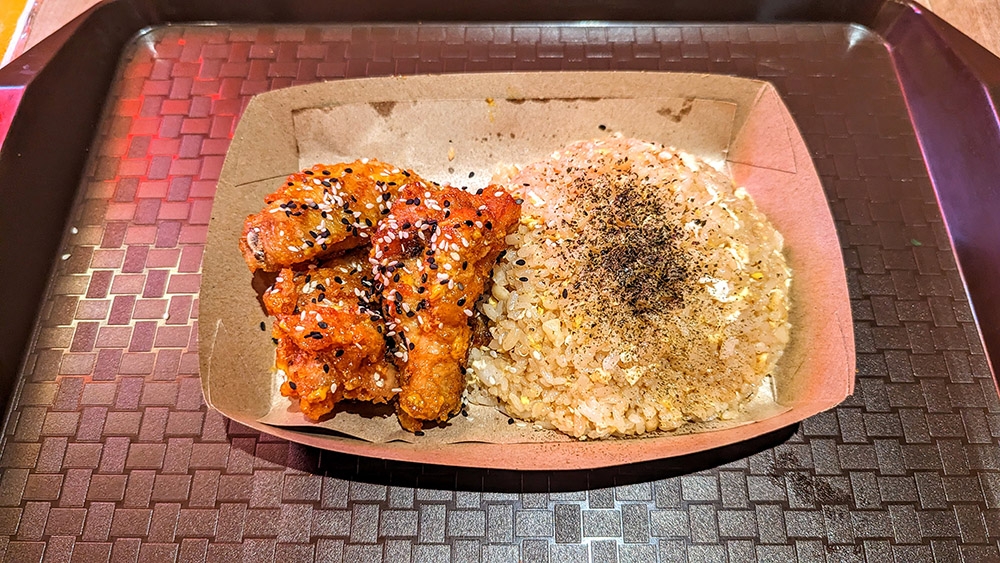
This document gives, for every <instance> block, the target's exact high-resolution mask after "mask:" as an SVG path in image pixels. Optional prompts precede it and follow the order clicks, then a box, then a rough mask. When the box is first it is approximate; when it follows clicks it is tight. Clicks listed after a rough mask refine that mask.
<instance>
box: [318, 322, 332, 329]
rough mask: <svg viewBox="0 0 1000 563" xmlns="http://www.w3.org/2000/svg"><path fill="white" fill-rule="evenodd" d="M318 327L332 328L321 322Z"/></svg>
mask: <svg viewBox="0 0 1000 563" xmlns="http://www.w3.org/2000/svg"><path fill="white" fill-rule="evenodd" d="M316 326H318V327H320V328H330V325H328V324H326V323H325V322H323V321H320V322H318V323H316Z"/></svg>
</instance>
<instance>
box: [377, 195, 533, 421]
mask: <svg viewBox="0 0 1000 563" xmlns="http://www.w3.org/2000/svg"><path fill="white" fill-rule="evenodd" d="M520 213H521V207H520V204H519V202H516V201H515V200H514V198H512V197H511V196H510V194H508V193H507V192H506V191H505V190H503V189H502V188H499V187H496V186H490V187H488V188H486V189H485V190H479V191H478V192H476V193H469V192H466V191H463V190H460V189H458V188H453V187H441V186H437V185H433V186H418V185H414V184H411V185H408V186H406V187H404V188H403V189H402V190H401V191H400V195H399V199H398V200H397V201H396V203H395V204H394V205H393V207H392V212H391V213H390V214H389V215H388V216H387V217H386V218H385V220H383V221H382V222H381V223H380V224H379V227H378V230H377V231H376V233H375V237H374V242H373V244H374V246H373V247H372V249H371V254H370V260H371V262H372V265H373V266H374V273H375V278H376V281H377V282H378V283H379V284H380V286H381V287H382V296H383V310H384V312H385V318H386V323H387V327H388V329H389V331H390V332H389V334H390V335H391V336H394V337H396V338H398V339H399V341H400V343H401V345H400V346H398V350H397V351H396V352H395V356H396V358H397V365H399V366H400V370H401V371H400V380H401V385H400V387H401V388H402V391H401V392H400V393H399V402H398V404H397V409H396V411H397V414H398V416H399V420H400V423H401V424H402V425H403V427H404V428H406V429H407V430H410V431H417V430H419V429H420V428H421V426H422V424H423V422H422V421H425V420H426V421H444V420H447V418H448V416H449V415H451V414H452V413H454V412H456V411H457V410H458V408H459V406H460V405H461V400H462V392H463V391H464V389H465V377H464V375H463V373H464V367H463V363H464V362H465V358H466V354H467V352H468V349H469V341H470V338H471V335H472V331H471V328H470V324H469V321H470V318H471V317H472V315H473V310H474V307H475V303H476V300H477V299H479V296H480V295H481V294H482V293H483V288H484V286H485V284H486V282H487V281H488V280H489V275H490V271H491V269H492V268H493V265H494V264H495V262H496V260H497V257H498V256H499V255H500V253H501V252H504V250H505V249H506V248H507V243H506V240H505V239H506V237H507V235H508V234H509V233H511V232H512V231H513V230H514V228H515V227H516V226H517V222H518V219H519V217H520Z"/></svg>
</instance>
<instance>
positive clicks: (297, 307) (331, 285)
mask: <svg viewBox="0 0 1000 563" xmlns="http://www.w3.org/2000/svg"><path fill="white" fill-rule="evenodd" d="M365 258H366V256H365V255H364V254H363V253H362V254H361V255H358V254H357V253H355V254H354V255H352V256H346V257H340V258H334V259H332V260H330V261H328V262H326V263H325V264H323V265H321V266H318V267H317V266H310V267H309V268H308V269H305V270H301V271H293V270H291V269H288V268H286V269H283V270H281V273H280V274H279V275H278V278H277V280H276V282H275V284H274V286H273V287H272V288H271V289H270V290H268V291H267V292H265V294H264V298H263V299H264V305H265V307H266V308H267V311H268V313H269V314H271V315H273V316H274V317H275V321H274V328H273V331H272V335H273V337H274V338H275V339H276V340H277V344H278V346H277V351H276V353H275V366H276V368H277V369H278V370H280V371H282V372H284V374H285V376H286V377H287V381H285V382H284V383H282V385H281V394H282V395H284V396H286V397H292V398H297V399H298V400H299V408H300V409H301V410H302V412H303V413H304V414H305V415H306V416H307V417H309V418H310V419H313V420H317V419H319V418H320V417H322V416H323V415H325V414H327V413H329V412H330V411H332V410H333V407H334V405H335V404H336V403H337V402H338V401H340V400H343V399H357V400H361V401H372V402H376V403H385V402H387V401H389V400H390V399H392V397H393V396H394V395H395V393H394V390H398V389H397V388H396V387H397V381H396V368H395V367H394V366H393V365H392V363H391V362H390V361H389V359H388V357H387V349H386V342H385V335H384V333H385V324H384V323H383V321H382V318H381V305H380V303H379V299H378V296H377V294H375V293H374V292H372V290H371V288H372V286H374V282H373V281H372V280H371V278H369V277H366V274H368V273H369V272H370V267H369V266H368V264H367V261H366V259H365Z"/></svg>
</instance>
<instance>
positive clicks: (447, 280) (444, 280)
mask: <svg viewBox="0 0 1000 563" xmlns="http://www.w3.org/2000/svg"><path fill="white" fill-rule="evenodd" d="M450 281H451V280H450V279H448V278H445V279H443V280H441V282H440V283H438V285H448V282H450Z"/></svg>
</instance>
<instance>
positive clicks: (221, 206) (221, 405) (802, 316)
mask: <svg viewBox="0 0 1000 563" xmlns="http://www.w3.org/2000/svg"><path fill="white" fill-rule="evenodd" d="M612 133H621V134H623V135H625V136H630V137H636V138H640V139H644V140H649V141H655V142H660V143H663V144H666V145H669V146H674V147H677V148H679V149H681V150H685V151H687V152H690V153H693V154H695V155H697V156H700V157H702V158H704V159H706V160H707V161H709V162H710V163H713V164H715V165H717V166H721V167H724V168H725V169H726V170H727V171H728V172H729V173H730V175H731V176H732V177H733V178H734V179H735V181H736V183H737V185H741V186H744V187H745V188H746V189H747V191H749V192H750V194H751V195H752V196H753V198H754V200H755V201H756V203H757V205H758V206H759V207H760V208H761V209H762V210H763V211H764V212H765V213H766V214H767V216H768V218H769V219H770V220H771V221H772V222H773V224H774V225H775V226H776V227H777V228H778V230H779V231H780V232H781V233H782V234H783V235H784V238H785V252H786V257H787V260H788V264H789V266H790V267H791V269H792V272H793V277H792V290H791V294H790V299H791V312H790V321H791V323H792V331H791V341H790V342H789V345H788V347H787V349H786V352H785V354H784V356H783V357H782V359H781V361H780V362H779V364H778V367H777V369H776V371H775V373H774V375H773V377H772V378H770V379H769V380H767V381H766V383H765V385H764V386H763V387H762V391H761V393H759V394H758V396H757V397H755V398H754V399H753V400H752V401H751V402H750V403H749V404H748V406H747V407H746V408H745V409H743V411H742V412H741V414H740V415H739V416H738V417H737V418H736V419H733V420H729V421H725V422H719V421H717V422H713V423H704V424H691V425H687V426H685V427H683V428H682V429H681V430H680V431H678V432H674V433H662V434H655V435H650V436H646V437H642V438H635V439H607V440H597V441H578V440H575V439H572V438H569V437H567V436H564V435H562V434H559V433H557V432H554V431H548V430H537V429H535V428H533V427H532V425H529V424H509V423H508V418H507V416H506V415H504V414H502V413H500V412H499V411H497V410H496V409H493V408H490V407H483V406H474V405H470V406H469V408H468V414H469V416H468V417H462V416H459V417H455V418H454V419H453V420H452V421H451V422H450V424H448V425H447V426H446V427H443V428H433V429H430V430H427V431H426V433H425V435H424V436H414V435H413V434H409V433H407V432H404V431H402V430H401V429H400V428H399V425H398V422H397V421H396V419H395V416H394V415H392V414H391V408H390V409H386V408H382V409H378V408H374V407H367V406H363V405H362V406H357V405H338V411H337V414H336V415H335V416H333V417H332V418H329V419H328V420H325V421H322V422H320V423H312V422H309V421H308V420H307V419H305V417H304V416H303V415H302V414H301V413H300V412H299V411H298V408H297V405H296V404H295V402H293V401H290V400H289V399H287V398H284V397H281V396H280V394H279V393H278V386H279V384H280V381H279V380H278V378H277V376H276V375H274V373H273V362H274V346H273V344H272V342H271V338H270V331H269V330H268V331H261V329H260V325H261V322H264V323H265V325H266V326H267V327H270V326H271V319H270V318H268V317H267V316H266V314H265V312H264V310H263V308H262V306H261V305H260V303H259V301H258V292H259V291H262V290H263V289H264V287H261V285H262V282H261V281H260V280H259V279H258V280H255V279H254V276H253V275H252V274H251V273H250V272H249V270H248V269H247V267H246V264H245V263H244V262H243V258H242V256H241V254H240V252H239V249H238V244H237V241H238V240H239V237H240V236H241V234H242V224H243V220H244V219H245V218H246V216H247V215H249V214H252V213H255V212H257V211H259V210H260V209H261V208H262V206H263V197H264V195H265V194H267V193H269V192H271V191H273V190H274V189H275V188H276V187H277V186H279V185H280V183H281V182H282V181H283V180H284V178H285V176H286V175H288V174H291V173H293V172H296V171H298V170H300V169H302V168H306V167H309V166H311V165H313V164H315V163H319V162H325V163H334V162H341V161H351V160H355V159H358V158H363V157H369V158H378V159H380V160H383V161H385V162H390V163H393V164H395V165H397V166H400V167H406V168H410V169H413V170H415V171H417V173H419V174H420V175H421V176H422V177H424V178H427V179H432V180H435V181H438V182H451V183H453V184H455V185H468V186H470V187H482V186H485V185H486V184H487V183H488V181H489V179H490V177H491V176H492V174H493V173H494V172H495V171H497V170H500V169H501V167H504V166H507V165H510V164H518V163H519V164H527V163H529V162H533V161H535V160H539V159H541V158H544V157H545V156H547V155H549V154H550V153H552V152H553V151H555V150H557V149H559V148H561V147H563V146H564V145H566V144H568V143H570V142H572V141H577V140H582V139H590V138H597V137H603V136H608V135H610V134H612ZM470 172H474V173H475V175H474V177H471V178H470V174H469V173H470ZM204 264H205V266H204V272H203V277H202V287H201V298H200V306H201V310H200V313H199V326H200V328H199V339H200V352H201V353H200V365H201V379H202V387H203V390H204V394H205V401H206V402H207V403H208V405H209V406H211V407H213V408H215V409H218V410H219V411H220V412H221V413H222V414H224V415H226V416H228V417H229V418H231V419H233V420H235V421H238V422H240V423H242V424H245V425H247V426H250V427H252V428H256V429H258V430H261V431H263V432H267V433H270V434H273V435H276V436H280V437H282V438H286V439H288V440H292V441H295V442H299V443H303V444H307V445H311V446H315V447H318V448H323V449H328V450H336V451H341V452H348V453H353V454H358V455H365V456H372V457H380V458H387V459H397V460H408V461H414V462H423V463H437V464H448V465H457V466H474V467H489V468H508V469H584V468H593V467H602V466H609V465H616V464H624V463H631V462H638V461H644V460H650V459H658V458H664V457H670V456H677V455H682V454H688V453H692V452H696V451H701V450H707V449H711V448H715V447H719V446H723V445H727V444H733V443H736V442H740V441H743V440H747V439H750V438H753V437H755V436H760V435H762V434H765V433H768V432H771V431H774V430H777V429H779V428H782V427H785V426H787V425H790V424H793V423H795V422H798V421H801V420H803V419H805V418H807V417H809V416H811V415H813V414H816V413H818V412H820V411H823V410H826V409H829V408H831V407H833V406H835V405H837V404H838V403H840V402H841V401H842V400H843V399H844V398H845V397H847V396H848V395H849V394H850V393H851V392H852V390H853V387H854V334H853V329H852V324H851V312H850V301H849V299H848V293H847V284H846V280H845V277H844V265H843V258H842V256H841V252H840V246H839V243H838V239H837V234H836V232H835V230H834V226H833V220H832V218H831V216H830V210H829V207H828V205H827V202H826V197H825V195H824V193H823V189H822V187H821V185H820V182H819V179H818V177H817V175H816V171H815V169H814V168H813V164H812V161H811V160H810V158H809V154H808V152H807V150H806V146H805V144H804V142H803V140H802V137H801V135H800V134H799V132H798V130H797V128H796V127H795V124H794V122H793V121H792V118H791V116H790V115H789V113H788V110H787V108H786V107H785V105H784V103H783V102H782V100H781V98H780V97H779V95H778V93H777V92H776V91H775V89H774V88H773V87H772V86H771V85H770V84H768V83H766V82H761V81H756V80H748V79H742V78H733V77H728V76H718V75H699V74H678V73H639V72H559V73H521V74H517V73H509V74H472V75H468V74H467V75H443V76H416V77H393V78H371V79H361V80H343V81H337V82H328V83H322V84H311V85H306V86H299V87H294V88H288V89H284V90H277V91H273V92H268V93H264V94H260V95H258V96H256V97H254V98H253V99H252V100H251V102H250V104H249V106H248V107H247V109H246V112H245V113H244V114H243V117H242V119H241V121H240V123H239V127H238V128H237V130H236V134H235V138H234V139H233V142H232V145H231V146H230V149H229V153H228V155H227V156H226V162H225V166H224V168H223V170H222V175H221V178H220V180H219V186H218V191H217V193H216V196H215V204H214V207H213V210H212V220H211V224H210V227H209V233H208V244H207V247H206V249H205V261H204ZM342 406H343V407H344V408H342Z"/></svg>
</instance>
